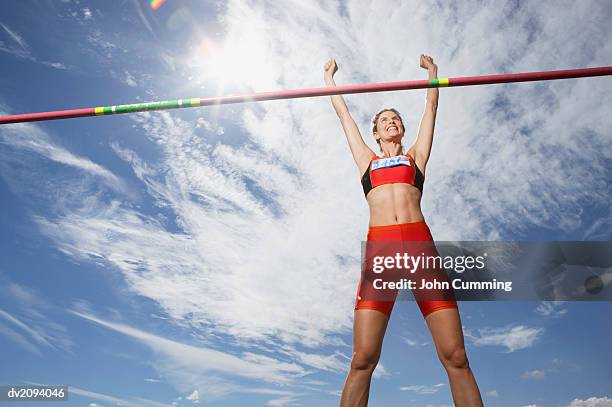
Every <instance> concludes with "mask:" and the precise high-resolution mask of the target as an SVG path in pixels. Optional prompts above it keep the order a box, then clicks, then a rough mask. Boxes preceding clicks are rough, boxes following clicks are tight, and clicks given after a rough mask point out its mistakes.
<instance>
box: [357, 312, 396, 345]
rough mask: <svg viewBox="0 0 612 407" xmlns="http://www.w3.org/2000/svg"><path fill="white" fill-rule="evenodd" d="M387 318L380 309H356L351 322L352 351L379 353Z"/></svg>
mask: <svg viewBox="0 0 612 407" xmlns="http://www.w3.org/2000/svg"><path fill="white" fill-rule="evenodd" d="M388 322H389V318H388V317H387V315H385V314H384V313H382V312H380V311H376V310H372V309H358V310H356V311H355V320H354V323H353V352H366V353H368V354H370V355H371V354H376V355H379V354H380V350H381V348H382V344H383V339H384V336H385V332H386V330H387V324H388Z"/></svg>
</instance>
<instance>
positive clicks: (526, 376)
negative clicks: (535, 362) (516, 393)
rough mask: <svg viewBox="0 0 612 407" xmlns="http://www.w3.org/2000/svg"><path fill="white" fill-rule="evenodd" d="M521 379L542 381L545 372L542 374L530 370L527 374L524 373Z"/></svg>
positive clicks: (541, 372)
mask: <svg viewBox="0 0 612 407" xmlns="http://www.w3.org/2000/svg"><path fill="white" fill-rule="evenodd" d="M521 377H522V378H523V379H536V380H539V379H543V378H544V377H546V372H544V371H543V370H530V371H528V372H525V373H523V374H522V375H521Z"/></svg>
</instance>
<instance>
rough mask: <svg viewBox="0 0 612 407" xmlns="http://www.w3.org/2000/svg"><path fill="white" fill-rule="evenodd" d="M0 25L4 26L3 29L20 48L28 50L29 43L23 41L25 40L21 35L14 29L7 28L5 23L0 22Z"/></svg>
mask: <svg viewBox="0 0 612 407" xmlns="http://www.w3.org/2000/svg"><path fill="white" fill-rule="evenodd" d="M0 27H2V28H4V31H6V32H7V33H8V35H9V36H10V37H11V38H12V39H13V40H14V41H15V42H16V43H17V44H19V47H21V49H22V50H24V51H26V52H28V50H29V49H30V47H29V45H28V44H27V43H26V42H25V40H24V39H23V38H22V37H21V35H19V34H17V33H16V32H15V31H13V30H11V29H10V28H8V27H7V26H6V25H4V24H1V23H0Z"/></svg>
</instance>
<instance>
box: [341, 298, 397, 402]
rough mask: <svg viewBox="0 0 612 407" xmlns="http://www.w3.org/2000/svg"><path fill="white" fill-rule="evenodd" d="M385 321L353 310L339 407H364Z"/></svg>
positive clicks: (368, 311) (374, 314)
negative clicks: (350, 346)
mask: <svg viewBox="0 0 612 407" xmlns="http://www.w3.org/2000/svg"><path fill="white" fill-rule="evenodd" d="M388 321H389V320H388V318H387V316H386V315H385V314H383V313H382V312H380V311H376V310H371V309H360V310H356V311H355V320H354V323H353V357H352V359H351V367H350V370H349V373H348V376H347V377H346V381H345V383H344V389H343V390H342V397H341V398H340V407H366V406H367V405H368V397H369V394H370V381H371V379H372V373H373V372H374V368H376V365H377V364H378V360H379V359H380V352H381V349H382V343H383V338H384V336H385V331H386V330H387V323H388Z"/></svg>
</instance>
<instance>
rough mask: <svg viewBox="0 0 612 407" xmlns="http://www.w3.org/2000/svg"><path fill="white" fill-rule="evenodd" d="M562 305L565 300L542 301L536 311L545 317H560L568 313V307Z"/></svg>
mask: <svg viewBox="0 0 612 407" xmlns="http://www.w3.org/2000/svg"><path fill="white" fill-rule="evenodd" d="M562 307H563V301H542V302H541V303H540V304H539V305H538V306H537V307H536V308H535V310H534V311H535V312H536V313H538V314H540V315H542V316H545V317H554V318H558V317H562V316H563V315H566V314H567V309H565V308H562Z"/></svg>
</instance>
